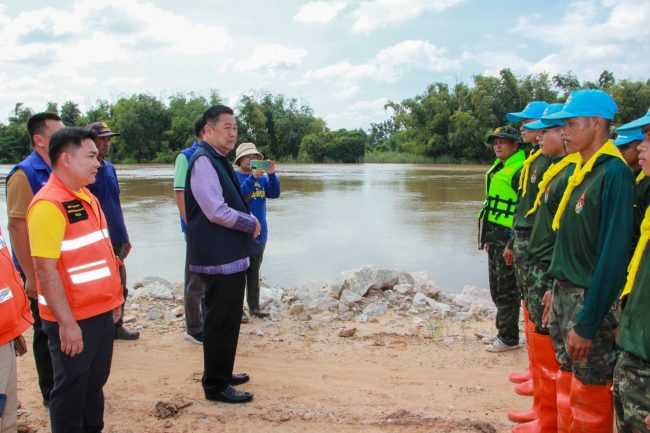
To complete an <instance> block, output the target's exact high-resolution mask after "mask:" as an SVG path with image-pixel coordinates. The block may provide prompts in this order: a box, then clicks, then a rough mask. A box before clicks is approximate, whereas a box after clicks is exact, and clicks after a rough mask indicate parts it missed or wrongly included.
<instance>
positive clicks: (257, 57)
mask: <svg viewBox="0 0 650 433" xmlns="http://www.w3.org/2000/svg"><path fill="white" fill-rule="evenodd" d="M306 56H307V51H306V50H304V49H302V48H291V47H286V46H284V45H280V44H263V45H258V46H257V47H255V49H254V50H253V51H252V52H251V53H250V55H249V56H248V57H246V58H243V59H239V60H233V59H231V60H227V61H225V62H224V66H223V67H222V68H221V70H222V71H225V70H228V69H232V70H234V71H237V72H251V71H252V72H258V73H261V74H270V75H273V74H274V73H275V72H276V71H278V70H286V69H293V68H296V67H298V66H300V65H301V64H302V61H303V59H304V58H305V57H306Z"/></svg>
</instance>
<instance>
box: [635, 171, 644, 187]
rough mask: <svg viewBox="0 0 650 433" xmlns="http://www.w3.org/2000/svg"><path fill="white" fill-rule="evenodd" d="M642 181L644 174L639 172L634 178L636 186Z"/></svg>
mask: <svg viewBox="0 0 650 433" xmlns="http://www.w3.org/2000/svg"><path fill="white" fill-rule="evenodd" d="M643 179H645V173H644V172H643V170H641V173H639V175H638V176H637V177H636V184H637V185H638V184H640V183H641V181H642V180H643Z"/></svg>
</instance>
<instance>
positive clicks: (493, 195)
mask: <svg viewBox="0 0 650 433" xmlns="http://www.w3.org/2000/svg"><path fill="white" fill-rule="evenodd" d="M525 159H526V153H525V152H524V151H523V150H521V149H520V150H518V151H516V152H515V153H514V154H512V155H511V156H510V158H508V160H507V161H506V162H505V164H504V165H503V167H502V168H501V170H499V171H497V172H496V173H494V174H493V175H492V173H493V172H494V171H495V170H496V169H497V167H498V166H499V165H501V160H500V159H497V160H496V161H495V162H494V165H492V167H491V168H490V169H489V170H488V171H487V173H485V201H484V202H483V209H482V210H481V213H480V214H479V219H481V220H483V219H487V220H488V221H489V222H491V223H495V224H499V225H501V226H504V227H508V228H512V223H513V220H514V214H515V205H516V204H517V191H516V190H515V189H513V188H512V178H513V177H514V176H515V174H517V172H518V171H519V170H521V167H523V165H524V160H525ZM490 176H492V179H490Z"/></svg>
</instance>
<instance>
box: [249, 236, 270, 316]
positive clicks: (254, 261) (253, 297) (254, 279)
mask: <svg viewBox="0 0 650 433" xmlns="http://www.w3.org/2000/svg"><path fill="white" fill-rule="evenodd" d="M260 246H261V247H262V250H261V251H260V253H259V254H255V255H254V256H251V257H250V263H251V264H250V266H249V267H248V269H247V270H246V303H247V304H248V311H253V310H257V309H259V308H260V268H261V267H262V259H263V258H264V248H265V247H266V244H261V245H260Z"/></svg>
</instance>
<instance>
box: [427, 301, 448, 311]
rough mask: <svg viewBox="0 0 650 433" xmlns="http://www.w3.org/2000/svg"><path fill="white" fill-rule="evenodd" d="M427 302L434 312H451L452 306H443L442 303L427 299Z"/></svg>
mask: <svg viewBox="0 0 650 433" xmlns="http://www.w3.org/2000/svg"><path fill="white" fill-rule="evenodd" d="M426 302H427V304H428V305H429V307H431V308H432V309H433V310H434V311H440V312H443V313H448V312H450V311H451V306H449V305H448V304H443V303H442V302H438V301H436V300H435V299H431V298H427V299H426Z"/></svg>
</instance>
